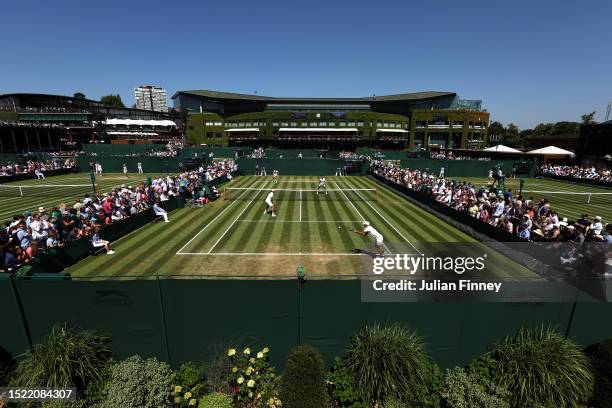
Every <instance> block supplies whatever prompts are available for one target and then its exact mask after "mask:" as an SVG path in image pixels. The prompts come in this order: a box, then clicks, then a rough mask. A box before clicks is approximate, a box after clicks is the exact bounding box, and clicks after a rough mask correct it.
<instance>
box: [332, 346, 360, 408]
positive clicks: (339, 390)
mask: <svg viewBox="0 0 612 408" xmlns="http://www.w3.org/2000/svg"><path fill="white" fill-rule="evenodd" d="M327 392H328V395H329V398H330V400H331V401H332V404H333V406H335V407H352V408H368V404H366V402H365V401H366V400H367V397H366V396H365V395H363V392H362V391H360V390H359V389H357V387H356V386H355V381H354V380H353V377H352V376H351V375H350V374H349V373H348V372H347V370H346V368H344V365H343V363H342V360H341V359H340V358H339V357H336V358H335V359H334V363H333V364H332V367H331V370H330V371H329V373H328V374H327Z"/></svg>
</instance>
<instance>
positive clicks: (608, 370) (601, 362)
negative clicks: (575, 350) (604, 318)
mask: <svg viewBox="0 0 612 408" xmlns="http://www.w3.org/2000/svg"><path fill="white" fill-rule="evenodd" d="M584 352H585V354H586V355H587V356H588V357H589V359H590V361H591V367H592V370H593V376H594V377H595V387H594V389H593V396H592V397H591V399H590V401H589V405H592V406H595V407H598V408H612V339H610V340H606V341H603V342H601V343H596V344H593V345H591V346H589V347H587V348H585V349H584Z"/></svg>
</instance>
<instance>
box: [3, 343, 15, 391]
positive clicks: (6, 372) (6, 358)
mask: <svg viewBox="0 0 612 408" xmlns="http://www.w3.org/2000/svg"><path fill="white" fill-rule="evenodd" d="M16 365H17V364H16V362H15V359H14V358H13V356H12V355H11V353H9V352H8V351H7V350H6V349H4V348H3V347H0V384H8V382H9V381H8V380H9V378H10V376H11V374H12V372H13V370H14V369H15V366H16Z"/></svg>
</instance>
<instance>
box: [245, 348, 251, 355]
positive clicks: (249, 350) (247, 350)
mask: <svg viewBox="0 0 612 408" xmlns="http://www.w3.org/2000/svg"><path fill="white" fill-rule="evenodd" d="M243 353H244V354H246V355H247V356H248V355H249V354H251V349H250V348H248V347H247V348H245V349H244V351H243Z"/></svg>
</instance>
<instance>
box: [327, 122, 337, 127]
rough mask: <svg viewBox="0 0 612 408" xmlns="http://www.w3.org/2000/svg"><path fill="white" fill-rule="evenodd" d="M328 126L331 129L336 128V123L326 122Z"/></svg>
mask: <svg viewBox="0 0 612 408" xmlns="http://www.w3.org/2000/svg"><path fill="white" fill-rule="evenodd" d="M328 125H329V126H331V127H336V122H328Z"/></svg>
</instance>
